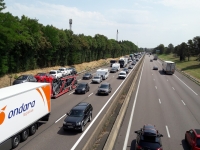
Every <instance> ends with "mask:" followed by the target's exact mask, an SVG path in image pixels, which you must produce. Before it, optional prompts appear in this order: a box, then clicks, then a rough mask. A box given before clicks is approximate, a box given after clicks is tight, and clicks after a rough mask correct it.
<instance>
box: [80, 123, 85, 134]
mask: <svg viewBox="0 0 200 150" xmlns="http://www.w3.org/2000/svg"><path fill="white" fill-rule="evenodd" d="M83 131H84V124H83V123H82V125H81V130H80V132H83Z"/></svg>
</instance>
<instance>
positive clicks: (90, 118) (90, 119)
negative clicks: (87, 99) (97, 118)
mask: <svg viewBox="0 0 200 150" xmlns="http://www.w3.org/2000/svg"><path fill="white" fill-rule="evenodd" d="M88 121H89V122H91V121H92V112H90V117H89V120H88Z"/></svg>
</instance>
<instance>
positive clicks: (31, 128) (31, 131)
mask: <svg viewBox="0 0 200 150" xmlns="http://www.w3.org/2000/svg"><path fill="white" fill-rule="evenodd" d="M36 128H37V126H36V124H33V125H32V126H31V127H30V128H29V133H30V135H33V134H35V132H36Z"/></svg>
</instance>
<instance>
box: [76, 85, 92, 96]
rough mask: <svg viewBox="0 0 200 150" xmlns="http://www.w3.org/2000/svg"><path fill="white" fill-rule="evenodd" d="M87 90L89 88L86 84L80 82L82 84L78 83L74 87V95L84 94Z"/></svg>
mask: <svg viewBox="0 0 200 150" xmlns="http://www.w3.org/2000/svg"><path fill="white" fill-rule="evenodd" d="M89 90H90V87H89V85H88V83H85V82H82V83H79V84H78V86H77V87H76V89H75V93H76V94H81V93H83V94H85V93H86V92H88V91H89Z"/></svg>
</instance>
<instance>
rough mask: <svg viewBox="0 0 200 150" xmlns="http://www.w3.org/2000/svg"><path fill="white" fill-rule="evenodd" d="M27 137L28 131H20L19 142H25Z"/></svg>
mask: <svg viewBox="0 0 200 150" xmlns="http://www.w3.org/2000/svg"><path fill="white" fill-rule="evenodd" d="M28 136H29V130H28V129H26V130H24V131H22V133H21V140H22V141H26V140H27V139H28Z"/></svg>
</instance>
